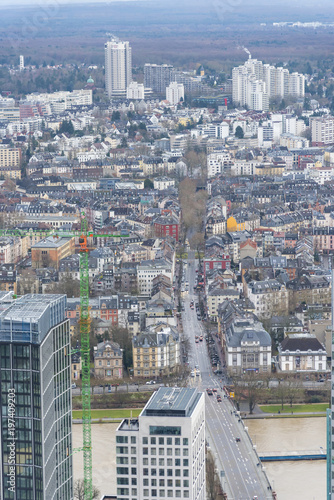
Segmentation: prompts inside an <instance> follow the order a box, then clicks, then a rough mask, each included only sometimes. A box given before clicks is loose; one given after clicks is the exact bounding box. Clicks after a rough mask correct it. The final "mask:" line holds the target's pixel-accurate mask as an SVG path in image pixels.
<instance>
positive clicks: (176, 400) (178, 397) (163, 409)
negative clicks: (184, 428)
mask: <svg viewBox="0 0 334 500" xmlns="http://www.w3.org/2000/svg"><path fill="white" fill-rule="evenodd" d="M201 394H202V393H200V392H198V390H197V389H195V388H194V389H190V388H185V387H160V389H159V390H158V391H157V392H156V393H155V394H154V395H153V396H152V397H151V399H150V400H149V402H148V403H147V405H146V406H145V408H144V409H143V411H142V412H141V414H140V416H146V417H148V416H171V417H190V416H191V414H192V412H193V410H194V408H195V406H196V405H197V403H198V401H199V399H200V397H201Z"/></svg>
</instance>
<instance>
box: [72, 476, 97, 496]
mask: <svg viewBox="0 0 334 500" xmlns="http://www.w3.org/2000/svg"><path fill="white" fill-rule="evenodd" d="M73 493H74V498H75V500H85V484H84V480H83V479H77V480H76V481H75V483H74V489H73ZM91 498H92V500H96V499H98V498H100V491H99V490H98V489H97V488H96V486H94V485H93V496H92V497H91Z"/></svg>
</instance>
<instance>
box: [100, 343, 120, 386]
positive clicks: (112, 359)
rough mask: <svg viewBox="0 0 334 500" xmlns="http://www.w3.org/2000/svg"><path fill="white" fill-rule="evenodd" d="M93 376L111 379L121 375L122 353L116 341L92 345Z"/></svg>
mask: <svg viewBox="0 0 334 500" xmlns="http://www.w3.org/2000/svg"><path fill="white" fill-rule="evenodd" d="M94 373H95V377H99V378H105V379H108V378H109V379H113V378H122V377H123V353H122V350H121V349H120V347H119V344H116V342H110V341H109V340H108V341H105V342H100V343H99V344H97V346H96V347H94Z"/></svg>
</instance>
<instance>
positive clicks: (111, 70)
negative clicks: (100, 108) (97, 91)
mask: <svg viewBox="0 0 334 500" xmlns="http://www.w3.org/2000/svg"><path fill="white" fill-rule="evenodd" d="M104 50H105V75H106V76H105V81H106V93H107V94H108V97H109V98H111V97H117V96H121V97H125V96H126V89H127V88H128V86H129V85H130V83H131V81H132V51H131V47H130V44H129V42H121V41H120V40H119V39H118V38H112V39H111V40H110V41H108V42H107V43H106V44H105V46H104Z"/></svg>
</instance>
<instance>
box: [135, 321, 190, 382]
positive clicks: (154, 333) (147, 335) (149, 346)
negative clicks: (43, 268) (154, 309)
mask: <svg viewBox="0 0 334 500" xmlns="http://www.w3.org/2000/svg"><path fill="white" fill-rule="evenodd" d="M132 346H133V369H134V375H135V376H136V377H146V378H156V377H159V376H162V375H168V374H170V373H173V372H175V371H176V370H177V369H178V367H179V365H180V336H179V333H178V331H177V330H176V328H173V327H172V326H170V325H168V324H167V323H166V322H159V323H157V324H154V325H151V326H150V327H148V328H147V330H146V331H145V332H144V333H141V334H139V335H137V336H136V337H133V339H132Z"/></svg>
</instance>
